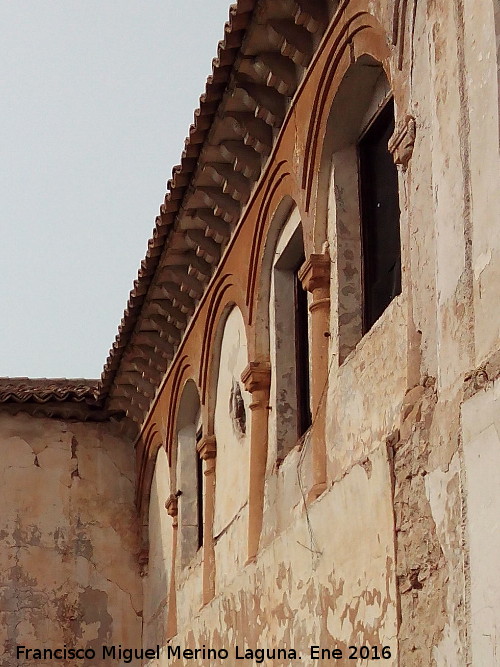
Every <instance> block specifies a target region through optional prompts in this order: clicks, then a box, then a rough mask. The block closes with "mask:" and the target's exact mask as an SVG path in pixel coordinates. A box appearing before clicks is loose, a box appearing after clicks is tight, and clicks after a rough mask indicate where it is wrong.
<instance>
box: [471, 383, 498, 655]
mask: <svg viewBox="0 0 500 667" xmlns="http://www.w3.org/2000/svg"><path fill="white" fill-rule="evenodd" d="M462 427H463V442H464V461H465V471H466V479H467V482H466V489H467V517H468V538H469V548H470V581H469V586H470V618H471V652H472V664H474V665H496V664H498V661H499V659H500V658H499V656H500V580H499V577H498V554H499V552H500V537H499V527H500V498H499V494H498V488H499V476H500V472H499V471H500V382H499V381H497V382H496V383H495V384H494V385H493V386H492V387H490V388H489V389H488V390H486V391H484V390H482V391H480V392H479V393H477V394H475V396H473V397H472V398H470V399H469V400H468V401H466V402H465V403H464V404H463V405H462Z"/></svg>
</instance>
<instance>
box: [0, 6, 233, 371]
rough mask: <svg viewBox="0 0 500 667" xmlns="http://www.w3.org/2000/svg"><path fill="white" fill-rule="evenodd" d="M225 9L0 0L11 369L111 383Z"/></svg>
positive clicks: (0, 183) (4, 267) (3, 366)
mask: <svg viewBox="0 0 500 667" xmlns="http://www.w3.org/2000/svg"><path fill="white" fill-rule="evenodd" d="M229 4H230V3H229V1H227V0H140V1H139V0H0V198H1V199H0V204H1V209H0V231H1V235H0V267H1V271H2V287H1V290H0V307H1V320H0V322H1V324H0V375H4V376H30V377H44V376H46V377H87V378H92V377H99V376H100V373H101V371H102V367H103V365H104V362H105V360H106V357H107V355H108V351H109V348H110V347H111V344H112V342H113V340H114V338H115V335H116V333H117V328H118V324H119V322H120V319H121V317H122V315H123V310H124V308H125V306H126V302H127V299H128V295H129V292H130V289H131V287H132V282H133V280H134V278H135V277H136V275H137V270H138V267H139V264H140V261H141V260H142V259H143V258H144V255H145V252H146V248H147V240H148V238H149V237H150V235H151V232H152V228H153V225H154V220H155V217H156V215H157V213H158V209H159V205H160V204H161V202H162V201H163V196H164V194H165V188H166V180H167V179H168V178H169V177H170V175H171V170H172V166H173V165H174V164H177V163H178V162H179V158H180V154H181V151H182V148H183V145H184V138H185V136H186V134H187V131H188V128H189V125H190V123H191V122H192V119H193V111H194V109H195V108H196V107H197V106H198V101H199V96H200V94H201V93H202V92H203V91H204V86H205V80H206V77H207V75H208V74H209V73H210V72H211V60H212V58H213V57H214V56H215V55H216V47H217V42H218V40H219V39H222V37H223V27H224V22H225V21H226V20H227V17H228V10H229Z"/></svg>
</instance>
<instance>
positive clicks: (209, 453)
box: [196, 435, 217, 461]
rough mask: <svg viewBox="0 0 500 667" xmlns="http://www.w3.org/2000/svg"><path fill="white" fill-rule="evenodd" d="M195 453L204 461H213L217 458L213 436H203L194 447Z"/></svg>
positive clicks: (215, 442)
mask: <svg viewBox="0 0 500 667" xmlns="http://www.w3.org/2000/svg"><path fill="white" fill-rule="evenodd" d="M196 451H197V452H198V454H199V455H200V458H201V459H203V460H204V461H208V460H209V459H215V457H216V456H217V440H216V439H215V435H205V436H204V437H203V438H202V439H201V440H200V442H199V443H198V444H197V445H196Z"/></svg>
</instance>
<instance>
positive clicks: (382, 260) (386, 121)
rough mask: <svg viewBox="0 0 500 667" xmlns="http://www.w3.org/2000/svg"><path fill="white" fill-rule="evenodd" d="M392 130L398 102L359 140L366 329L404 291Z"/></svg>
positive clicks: (392, 103)
mask: <svg viewBox="0 0 500 667" xmlns="http://www.w3.org/2000/svg"><path fill="white" fill-rule="evenodd" d="M393 132H394V101H393V100H390V101H389V102H388V103H387V104H386V105H385V106H384V108H383V109H382V111H381V112H380V113H379V114H378V115H377V116H376V117H375V119H374V120H373V122H372V123H371V124H370V125H369V127H368V128H367V130H366V131H365V132H364V134H363V135H362V137H361V139H360V140H359V142H358V158H359V174H360V200H361V201H360V206H361V225H362V248H363V290H364V294H363V302H364V304H363V305H364V308H363V311H364V312H363V333H366V332H367V331H368V330H369V329H370V328H371V327H372V326H373V324H374V323H375V322H376V321H377V320H378V318H379V317H380V316H381V315H382V313H383V312H384V310H385V309H386V308H387V306H388V305H389V304H390V302H391V301H392V300H393V299H394V297H396V296H397V295H398V294H400V293H401V241H400V230H399V213H400V211H399V197H398V174H397V169H396V165H395V164H394V161H393V158H392V155H391V154H390V153H389V150H388V148H387V143H388V141H389V138H390V137H391V135H392V134H393Z"/></svg>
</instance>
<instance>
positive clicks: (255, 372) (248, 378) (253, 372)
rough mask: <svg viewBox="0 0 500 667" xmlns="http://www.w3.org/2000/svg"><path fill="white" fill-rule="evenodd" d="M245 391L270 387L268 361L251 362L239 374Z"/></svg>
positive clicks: (269, 366) (269, 365)
mask: <svg viewBox="0 0 500 667" xmlns="http://www.w3.org/2000/svg"><path fill="white" fill-rule="evenodd" d="M241 381H242V382H243V385H244V387H245V389H246V390H247V391H249V392H250V393H252V394H253V392H254V391H258V390H263V389H269V387H270V386H271V364H270V363H269V361H251V362H250V363H249V364H248V366H247V367H246V368H245V369H244V371H243V372H242V374H241Z"/></svg>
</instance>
